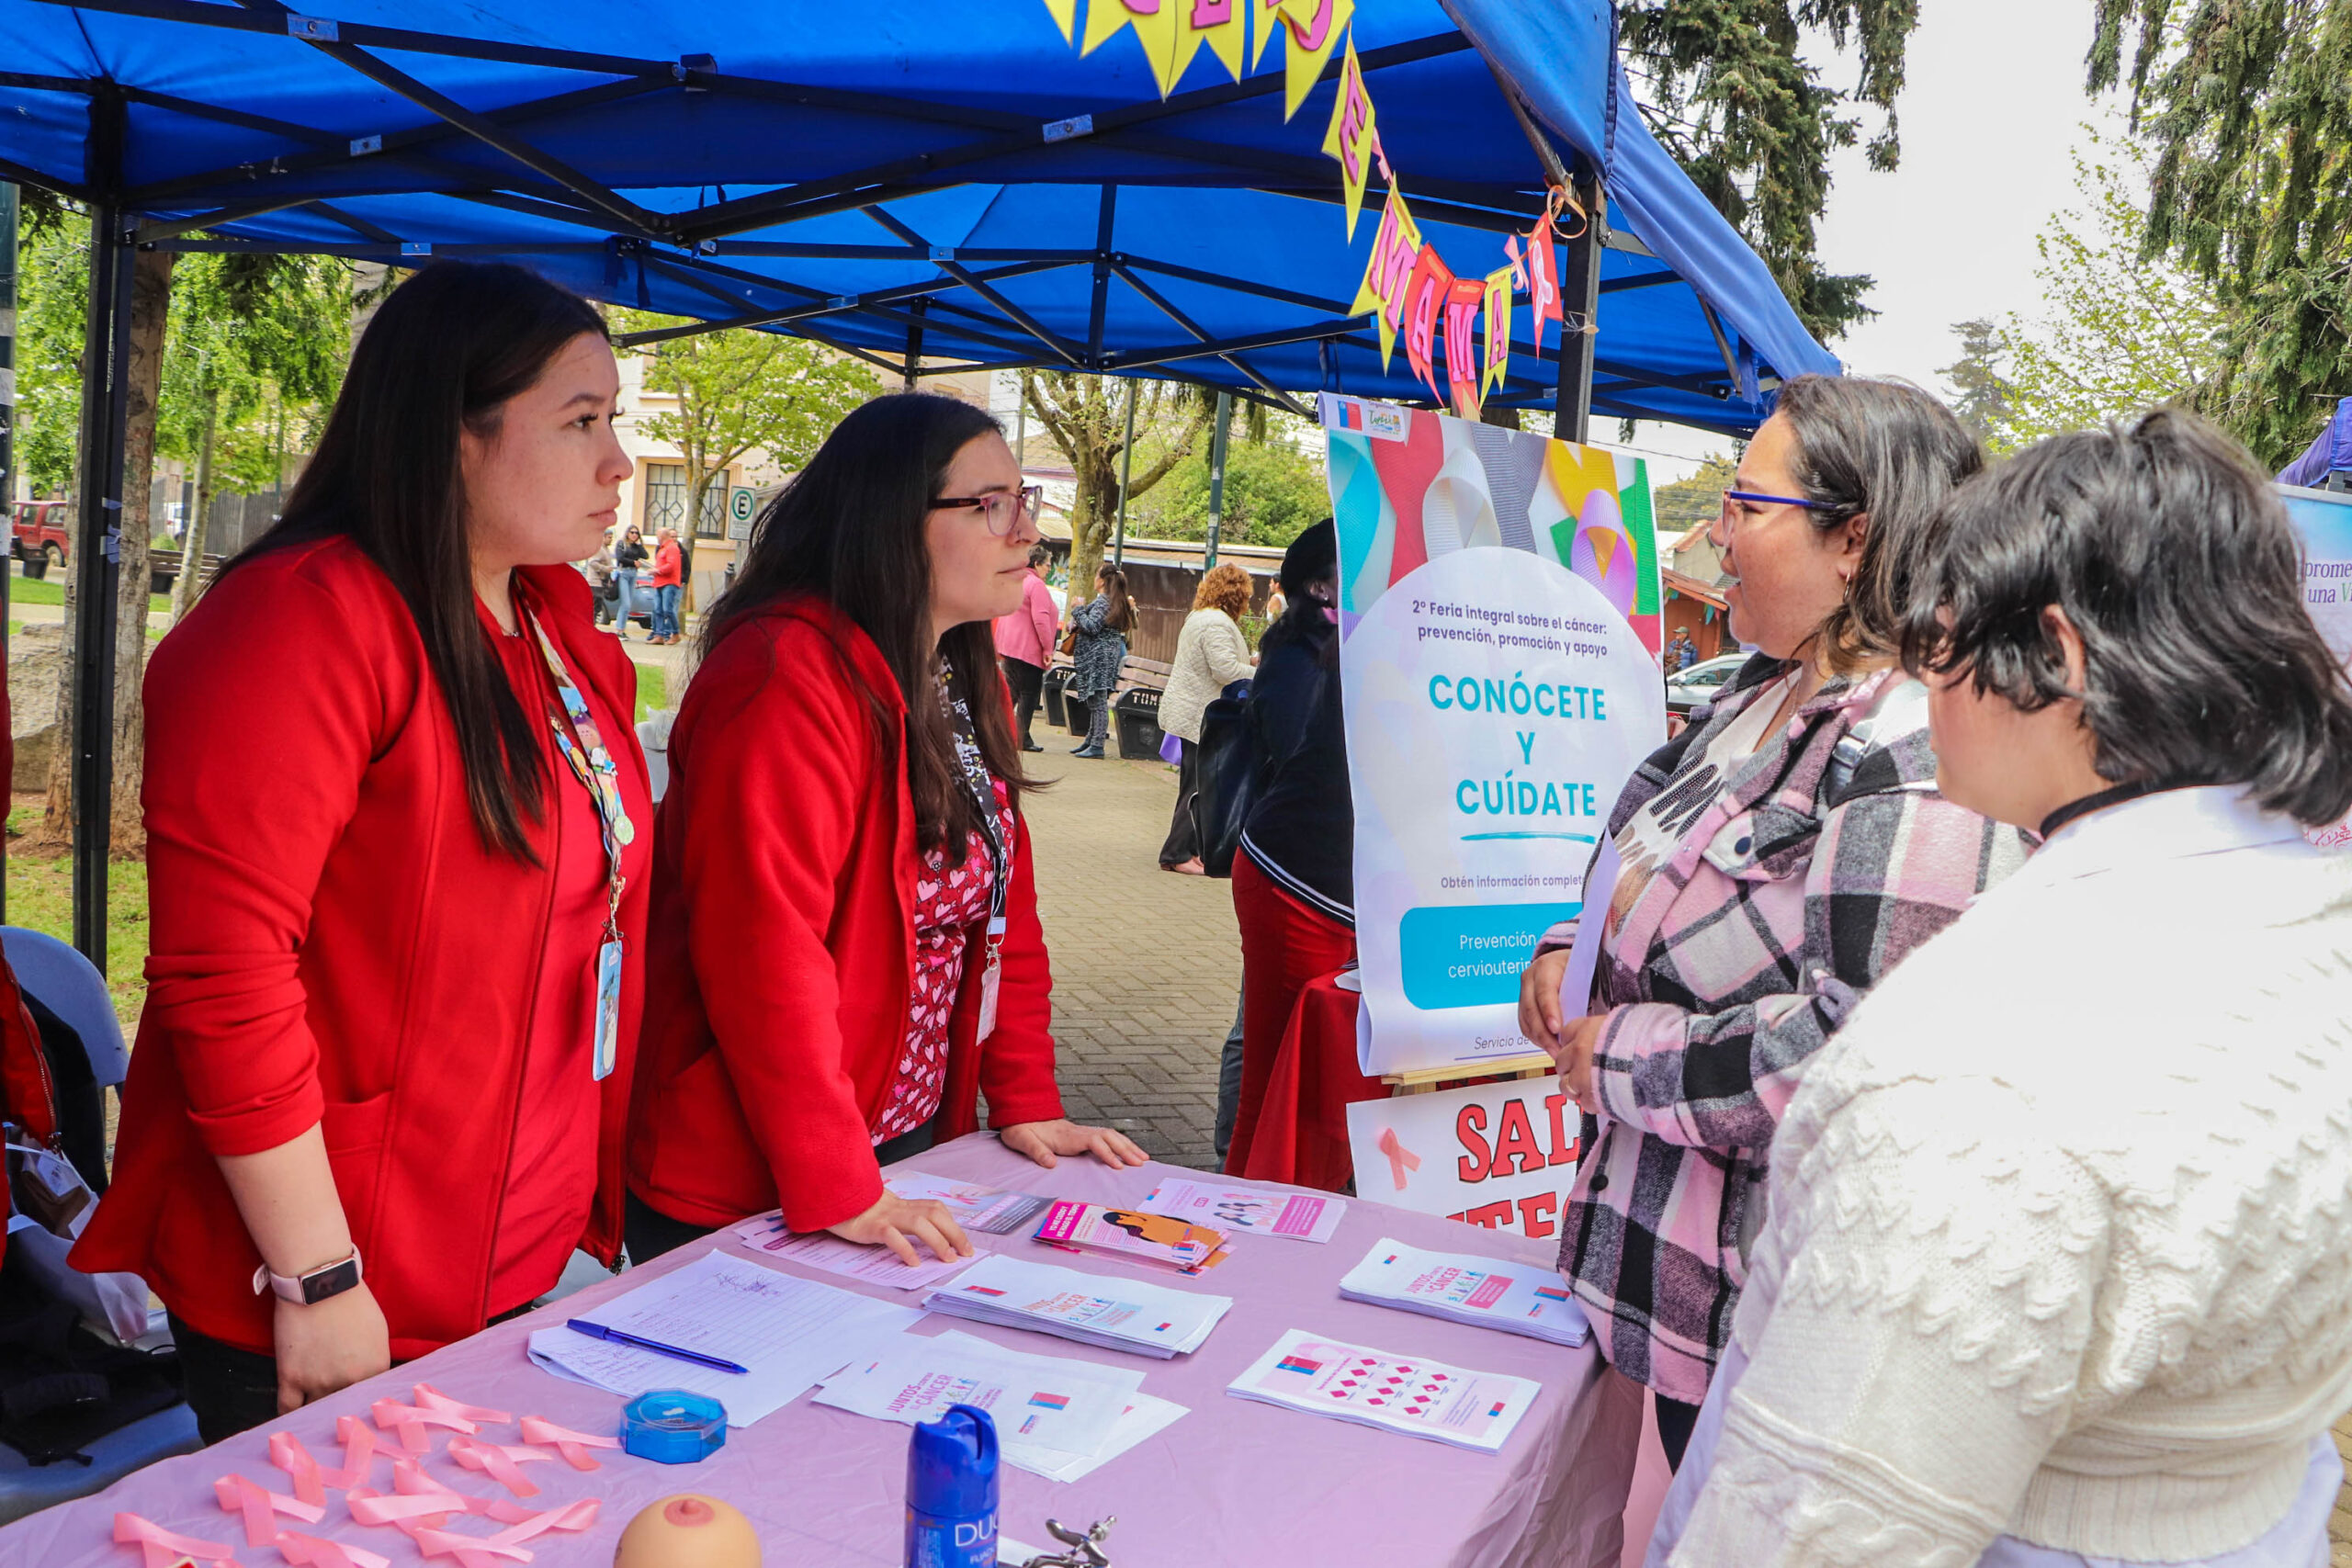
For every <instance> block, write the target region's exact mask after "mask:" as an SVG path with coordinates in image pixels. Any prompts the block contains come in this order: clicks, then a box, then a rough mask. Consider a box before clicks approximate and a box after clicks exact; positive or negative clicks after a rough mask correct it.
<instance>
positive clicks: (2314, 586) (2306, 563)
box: [2278, 485, 2352, 850]
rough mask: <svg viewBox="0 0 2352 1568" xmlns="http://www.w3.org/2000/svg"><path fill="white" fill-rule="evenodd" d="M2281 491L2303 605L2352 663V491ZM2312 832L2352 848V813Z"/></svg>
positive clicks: (2332, 645) (2283, 488)
mask: <svg viewBox="0 0 2352 1568" xmlns="http://www.w3.org/2000/svg"><path fill="white" fill-rule="evenodd" d="M2278 493H2279V495H2280V496H2281V497H2283V498H2284V499H2285V501H2286V502H2287V515H2288V516H2290V517H2291V518H2293V519H2294V521H2295V527H2296V530H2297V531H2298V532H2300V533H2301V535H2302V536H2303V607H2304V608H2305V609H2307V610H2309V611H2310V612H2311V617H2312V624H2313V625H2315V626H2318V627H2319V631H2320V635H2321V636H2322V637H2325V638H2326V639H2327V646H2328V647H2330V648H2332V649H2335V657H2336V658H2338V659H2341V660H2344V661H2345V664H2346V666H2347V667H2352V492H2347V491H2329V490H2301V489H2298V488H2296V487H2294V486H2292V485H2280V486H2279V487H2278ZM2310 836H2311V838H2312V841H2313V842H2315V843H2319V844H2322V845H2329V846H2333V847H2335V848H2337V849H2346V850H2352V817H2347V818H2346V819H2345V820H2343V821H2341V822H2338V823H2335V825H2333V826H2332V827H2327V828H2315V829H2311V833H2310Z"/></svg>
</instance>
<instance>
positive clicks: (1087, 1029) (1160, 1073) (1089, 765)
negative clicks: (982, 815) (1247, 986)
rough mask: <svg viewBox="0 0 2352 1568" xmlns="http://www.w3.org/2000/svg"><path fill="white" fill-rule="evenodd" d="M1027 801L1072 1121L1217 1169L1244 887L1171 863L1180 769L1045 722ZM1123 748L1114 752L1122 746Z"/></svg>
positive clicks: (1040, 719) (1163, 1155) (1158, 1155)
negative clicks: (1098, 746)
mask: <svg viewBox="0 0 2352 1568" xmlns="http://www.w3.org/2000/svg"><path fill="white" fill-rule="evenodd" d="M1036 733H1037V739H1038V741H1039V743H1040V744H1041V745H1043V746H1045V747H1046V752H1045V754H1044V755H1043V756H1035V757H1031V758H1030V759H1029V761H1031V762H1033V763H1035V764H1036V766H1035V770H1034V771H1035V773H1037V774H1038V775H1040V776H1042V777H1046V778H1053V779H1057V781H1058V782H1057V784H1055V785H1054V787H1053V788H1051V789H1047V790H1041V791H1039V792H1038V793H1037V794H1035V795H1031V796H1030V797H1028V799H1027V800H1026V801H1025V802H1024V803H1023V804H1024V806H1025V807H1026V808H1027V811H1028V815H1029V820H1030V823H1031V826H1032V829H1033V830H1034V831H1035V835H1036V860H1037V894H1038V903H1039V906H1040V908H1041V910H1042V913H1043V916H1044V919H1045V925H1046V946H1047V948H1048V950H1049V951H1050V952H1051V953H1052V955H1053V964H1054V1034H1055V1038H1056V1040H1057V1043H1059V1046H1060V1057H1061V1084H1062V1098H1063V1100H1064V1102H1065V1104H1066V1105H1067V1107H1068V1109H1069V1114H1070V1115H1071V1117H1072V1118H1074V1119H1076V1120H1079V1121H1084V1122H1095V1123H1097V1124H1098V1125H1108V1126H1113V1127H1116V1128H1118V1129H1119V1130H1120V1131H1121V1132H1124V1133H1125V1134H1127V1135H1128V1136H1129V1137H1131V1138H1133V1139H1135V1140H1136V1142H1137V1143H1138V1144H1141V1145H1143V1146H1144V1148H1145V1150H1146V1151H1147V1152H1148V1153H1149V1154H1150V1155H1151V1156H1153V1157H1154V1158H1155V1159H1162V1160H1168V1161H1170V1162H1172V1163H1174V1164H1178V1165H1188V1166H1194V1167H1198V1168H1208V1167H1210V1166H1212V1165H1214V1164H1215V1163H1216V1158H1215V1154H1214V1149H1213V1130H1214V1122H1215V1119H1216V1064H1217V1053H1218V1051H1219V1050H1220V1049H1221V1048H1222V1047H1223V1045H1224V1043H1225V1035H1226V1032H1227V1030H1228V1029H1230V1028H1231V1027H1232V1025H1233V1004H1234V999H1235V997H1236V995H1237V994H1238V987H1239V986H1240V983H1241V949H1240V945H1239V939H1238V937H1237V936H1236V935H1235V932H1234V926H1233V895H1232V890H1231V885H1230V884H1228V883H1225V882H1213V881H1210V880H1209V879H1208V878H1206V877H1199V876H1172V875H1170V874H1168V873H1166V872H1164V871H1161V870H1160V869H1159V845H1160V840H1163V839H1165V838H1166V837H1167V835H1168V814H1169V812H1170V809H1171V808H1172V807H1174V805H1175V803H1176V773H1175V770H1174V769H1172V768H1170V767H1168V766H1167V765H1165V764H1164V763H1161V762H1159V761H1156V760H1155V761H1149V762H1123V761H1101V762H1094V761H1078V760H1076V759H1074V758H1072V757H1071V756H1070V755H1069V749H1070V747H1071V746H1072V745H1074V744H1076V742H1075V741H1073V740H1072V739H1069V737H1068V736H1066V735H1063V734H1060V733H1057V732H1053V731H1049V729H1048V728H1047V726H1046V719H1045V716H1044V715H1043V714H1042V713H1041V714H1039V715H1038V716H1037V727H1036ZM1114 750H1115V748H1114Z"/></svg>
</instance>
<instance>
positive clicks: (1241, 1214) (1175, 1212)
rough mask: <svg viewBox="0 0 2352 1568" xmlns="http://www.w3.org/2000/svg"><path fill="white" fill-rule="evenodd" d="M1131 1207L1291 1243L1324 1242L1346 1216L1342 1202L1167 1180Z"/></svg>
mask: <svg viewBox="0 0 2352 1568" xmlns="http://www.w3.org/2000/svg"><path fill="white" fill-rule="evenodd" d="M1136 1207H1137V1208H1140V1209H1143V1210H1146V1211H1147V1212H1148V1213H1154V1214H1167V1215H1169V1216H1170V1217H1171V1218H1174V1219H1180V1220H1193V1221H1196V1222H1198V1223H1199V1224H1204V1225H1214V1226H1219V1227H1222V1228H1223V1229H1225V1230H1227V1231H1242V1232H1246V1233H1248V1234H1249V1235H1276V1236H1283V1237H1286V1238H1288V1239H1289V1240H1292V1241H1329V1240H1330V1239H1331V1233H1332V1232H1333V1231H1336V1230H1338V1229H1339V1228H1340V1220H1341V1219H1342V1218H1344V1217H1345V1216H1346V1214H1347V1212H1348V1203H1347V1200H1346V1199H1344V1198H1324V1197H1318V1196H1317V1195H1315V1194H1313V1193H1308V1192H1270V1191H1268V1190H1265V1189H1264V1188H1262V1187H1223V1186H1218V1185H1216V1184H1215V1183H1212V1182H1206V1181H1186V1180H1183V1179H1179V1178H1172V1177H1171V1178H1170V1179H1168V1180H1166V1181H1163V1182H1161V1183H1160V1184H1159V1186H1158V1187H1156V1188H1154V1189H1153V1190H1152V1193H1151V1196H1150V1197H1148V1198H1146V1199H1145V1200H1144V1201H1142V1202H1141V1203H1139V1204H1137V1205H1136Z"/></svg>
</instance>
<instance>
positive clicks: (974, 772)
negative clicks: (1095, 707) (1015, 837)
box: [939, 659, 1012, 937]
mask: <svg viewBox="0 0 2352 1568" xmlns="http://www.w3.org/2000/svg"><path fill="white" fill-rule="evenodd" d="M939 700H940V704H941V705H942V706H944V707H945V708H946V710H947V723H948V728H950V729H951V730H952V731H953V732H954V734H955V737H956V761H957V762H959V763H960V764H961V765H962V767H963V773H964V786H965V787H966V788H967V789H968V790H970V791H971V793H972V801H973V804H974V805H976V806H978V807H979V809H980V834H981V837H982V838H984V839H985V840H987V841H988V849H989V871H990V872H991V873H992V874H993V879H992V882H993V885H992V886H990V887H989V936H991V937H998V936H1002V935H1003V934H1004V910H1005V905H1006V901H1007V889H1006V884H1008V883H1009V882H1011V881H1012V866H1011V863H1010V857H1009V856H1008V855H1007V854H1006V852H1005V845H1004V827H1003V824H1002V822H1001V820H1000V819H999V817H998V813H999V812H1000V811H1001V809H1002V808H1001V807H1000V806H999V805H998V804H997V798H996V779H995V777H994V775H992V774H991V773H989V764H988V759H987V758H985V757H983V756H981V755H980V742H979V736H978V732H977V730H976V729H975V728H974V726H973V722H972V710H971V708H970V706H969V705H967V703H966V702H965V701H964V694H963V693H961V692H959V691H957V690H956V672H955V669H954V667H953V666H952V665H950V664H949V663H948V662H947V660H944V659H942V660H940V661H939Z"/></svg>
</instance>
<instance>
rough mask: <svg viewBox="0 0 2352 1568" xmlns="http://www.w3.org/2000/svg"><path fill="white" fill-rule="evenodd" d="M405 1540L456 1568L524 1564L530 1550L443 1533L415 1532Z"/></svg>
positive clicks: (443, 1531) (476, 1537) (494, 1541)
mask: <svg viewBox="0 0 2352 1568" xmlns="http://www.w3.org/2000/svg"><path fill="white" fill-rule="evenodd" d="M409 1539H410V1540H413V1541H415V1542H416V1549H417V1550H418V1551H422V1552H424V1555H425V1556H427V1557H455V1558H456V1559H457V1560H458V1563H459V1565H460V1568H498V1564H499V1563H500V1562H529V1561H530V1560H531V1552H530V1549H529V1548H527V1547H521V1546H509V1545H506V1544H505V1543H504V1542H503V1541H499V1540H483V1539H482V1538H481V1537H480V1536H474V1535H454V1534H452V1533H450V1532H449V1531H447V1530H425V1529H421V1530H418V1531H416V1532H415V1533H414V1534H413V1535H412V1536H410V1537H409Z"/></svg>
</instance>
